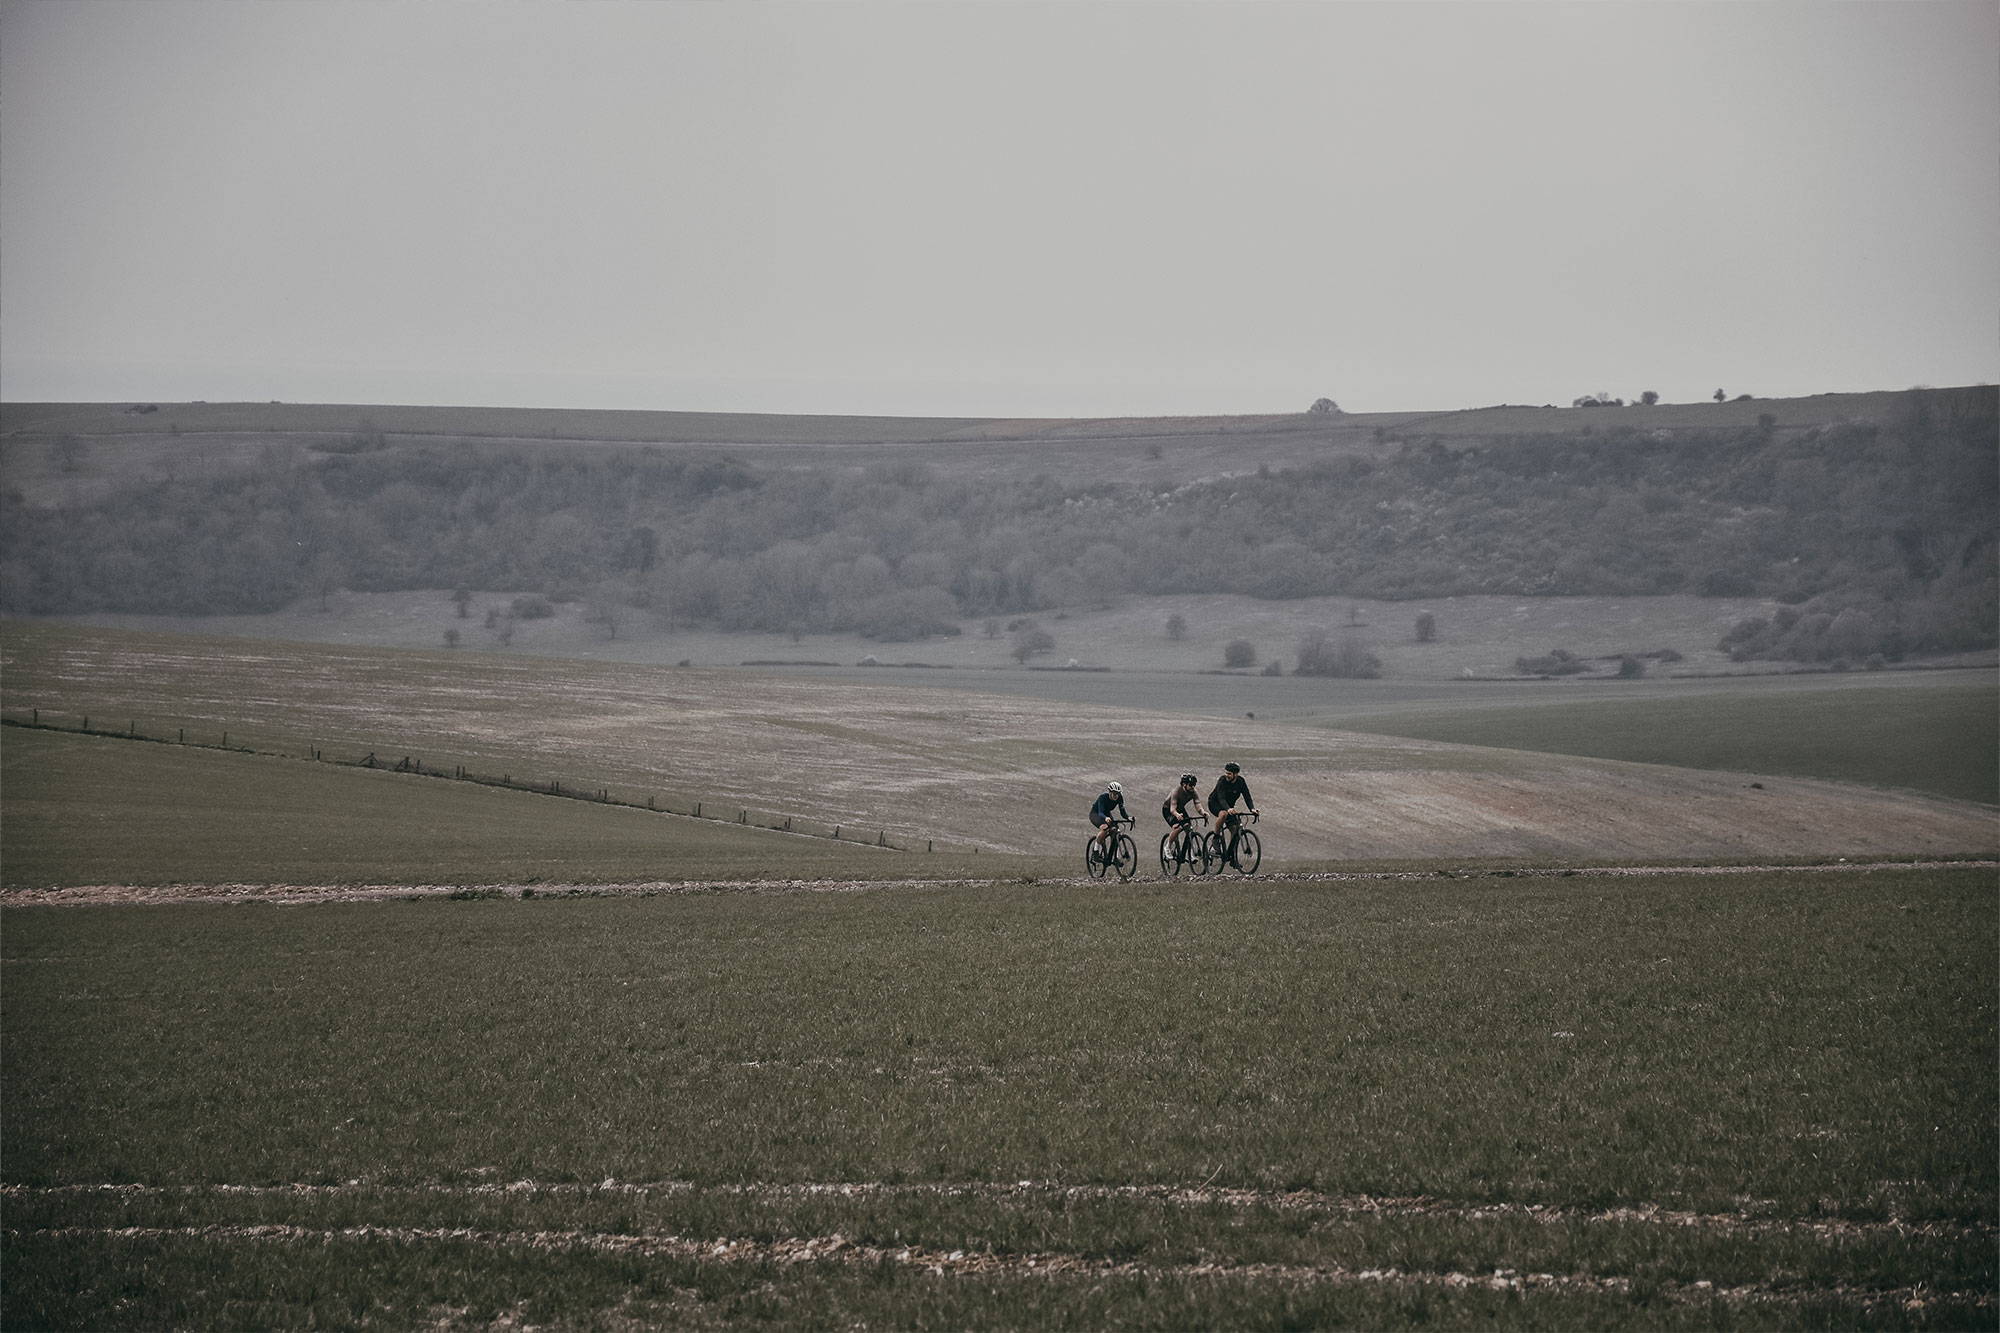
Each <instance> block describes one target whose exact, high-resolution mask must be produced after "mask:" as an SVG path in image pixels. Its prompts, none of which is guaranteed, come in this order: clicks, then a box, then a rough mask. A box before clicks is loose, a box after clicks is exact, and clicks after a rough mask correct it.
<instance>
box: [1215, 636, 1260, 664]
mask: <svg viewBox="0 0 2000 1333" xmlns="http://www.w3.org/2000/svg"><path fill="white" fill-rule="evenodd" d="M1222 665H1224V666H1226V667H1248V666H1256V665H1257V645H1256V644H1254V643H1252V642H1250V640H1248V639H1231V640H1230V641H1229V645H1228V646H1227V647H1226V648H1224V649H1223V650H1222Z"/></svg>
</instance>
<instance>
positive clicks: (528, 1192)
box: [0, 1180, 2000, 1239]
mask: <svg viewBox="0 0 2000 1333" xmlns="http://www.w3.org/2000/svg"><path fill="white" fill-rule="evenodd" d="M682 1194H685V1195H696V1194H706V1195H722V1196H736V1197H740V1198H746V1199H850V1198H851V1199H876V1198H897V1197H909V1198H964V1199H990V1200H1008V1199H1015V1200H1034V1199H1036V1198H1046V1199H1048V1200H1050V1201H1052V1202H1061V1201H1073V1200H1093V1201H1100V1200H1110V1201H1139V1202H1145V1201H1153V1202H1159V1203H1165V1204H1171V1205H1175V1206H1178V1207H1189V1208H1205V1207H1215V1206H1222V1207H1226V1208H1236V1209H1252V1208H1265V1209H1270V1210H1273V1211H1278V1212H1308V1213H1323V1214H1327V1215H1330V1216H1345V1217H1384V1218H1389V1217H1436V1218H1452V1219H1457V1220H1461V1221H1469V1222H1485V1221H1507V1220H1521V1221H1528V1222H1536V1223H1541V1224H1544V1225H1566V1224H1569V1223H1582V1224H1584V1225H1607V1224H1609V1225H1653V1226H1659V1227H1663V1228H1676V1229H1688V1230H1712V1231H1721V1232H1727V1233H1731V1234H1741V1233H1793V1232H1797V1233H1803V1234H1806V1235H1810V1236H1815V1237H1818V1238H1821V1239H1838V1238H1847V1237H1861V1236H1923V1237H1932V1238H1945V1239H1952V1238H1957V1239H1967V1238H1978V1237H1992V1236H1994V1235H1996V1234H2000V1226H1996V1224H1995V1223H1993V1222H1985V1221H1982V1222H1969V1223H1958V1222H1942V1221H1928V1222H1910V1221H1905V1220H1903V1219H1900V1218H1894V1217H1891V1218H1886V1219H1883V1220H1879V1221H1877V1220H1868V1221H1857V1220H1852V1219H1845V1218H1805V1217H1785V1216H1779V1215H1777V1214H1775V1213H1772V1212H1770V1211H1768V1210H1766V1209H1765V1208H1764V1207H1762V1206H1756V1205H1760V1204H1761V1201H1752V1203H1753V1207H1751V1208H1747V1209H1745V1210H1744V1211H1741V1212H1730V1213H1716V1212H1706V1213H1704V1212H1697V1211H1694V1210H1691V1209H1679V1208H1670V1207H1668V1206H1666V1205H1664V1204H1659V1203H1632V1204H1626V1205H1623V1206H1621V1207H1614V1208H1575V1207H1570V1206H1567V1205H1562V1204H1536V1203H1477V1202H1472V1201H1469V1200H1451V1199H1438V1198H1433V1197H1430V1196H1428V1195H1408V1196H1399V1195H1372V1194H1324V1193H1320V1192H1317V1191H1312V1190H1250V1189H1238V1188H1234V1187H1228V1186H1185V1185H1064V1184H1062V1183H1060V1182H1057V1181H1032V1180H1024V1181H1020V1182H1018V1183H1014V1184H985V1183H976V1182H957V1183H953V1182H934V1183H922V1182H910V1183H890V1182H886V1181H832V1182H824V1181H822V1182H799V1183H779V1182H751V1183H742V1182H738V1183H721V1184H712V1185H703V1184H699V1183H697V1182H695V1181H690V1180H658V1181H618V1180H605V1181H602V1182H599V1183H597V1184H590V1183H587V1182H579V1181H532V1180H515V1181H507V1182H491V1183H475V1184H452V1183H448V1182H443V1181H434V1182H425V1183H417V1184H410V1185H376V1184H368V1183H365V1182H354V1183H349V1184H337V1185H318V1184H308V1183H305V1182H297V1183H292V1184H280V1185H230V1184H211V1185H146V1184H139V1183H131V1184H109V1183H107V1184H68V1185H0V1198H17V1199H28V1198H45V1199H46V1198H61V1197H66V1196H81V1195H100V1196H112V1197H121V1198H133V1197H139V1198H148V1197H150V1198H171V1197H179V1198H201V1197H207V1198H298V1199H310V1198H355V1197H363V1198H365V1197H369V1196H384V1197H423V1196H432V1197H444V1198H465V1199H510V1198H533V1197H534V1196H536V1195H551V1196H557V1197H566V1198H575V1197H586V1198H587V1197H591V1196H602V1197H627V1198H630V1197H639V1198H643V1197H647V1196H651V1195H660V1196H672V1195H682Z"/></svg>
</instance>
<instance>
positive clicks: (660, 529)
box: [0, 389, 2000, 656]
mask: <svg viewBox="0 0 2000 1333" xmlns="http://www.w3.org/2000/svg"><path fill="white" fill-rule="evenodd" d="M1907 397H1908V402H1907V403H1906V404H1905V410H1904V411H1903V412H1902V413H1901V414H1900V415H1898V416H1897V417H1896V418H1895V419H1894V420H1891V421H1888V422H1885V423H1860V422H1858V423H1851V424H1847V425H1839V426H1829V427H1822V428H1815V429H1811V430H1805V431H1789V430H1784V431H1781V430H1779V429H1777V428H1776V425H1775V423H1774V422H1773V421H1772V420H1771V419H1770V418H1768V417H1767V418H1765V419H1764V421H1763V423H1762V424H1761V425H1760V426H1759V427H1756V428H1753V429H1748V430H1734V431H1708V432H1677V433H1674V434H1673V435H1671V436H1663V435H1654V434H1648V433H1643V432H1640V431H1636V430H1632V429H1623V428H1612V429H1593V428H1591V427H1585V428H1583V429H1582V430H1581V431H1579V432H1576V433H1570V434H1563V435H1541V436H1523V437H1505V438H1496V439H1491V440H1484V441H1461V440H1452V441H1442V440H1412V441H1407V442H1403V443H1400V444H1392V445H1389V446H1387V447H1385V450H1384V452H1382V453H1381V454H1380V455H1379V456H1376V457H1355V456H1343V457H1333V458H1329V459H1326V460H1325V461H1323V462H1320V463H1316V464H1314V465H1311V466H1306V467H1300V468H1286V469H1268V468H1267V469H1260V470H1258V471H1257V472H1256V473H1254V474H1248V475H1239V476H1231V477H1222V478H1214V479H1209V480H1204V481H1199V482H1194V483H1189V484H1176V485H1168V486H1156V485H1150V484H1140V483H1136V482H1135V483H1122V482H1119V481H1116V480H1107V479H1105V478H1104V477H1102V476H1101V475H1100V474H1099V473H1098V472H1097V471H1096V470H1094V469H1092V470H1087V471H1086V470H1083V469H1078V470H1077V471H1076V472H1075V473H1074V474H1073V475H1068V476H1064V475H1057V474H1055V473H1048V474H1042V475H1038V476H1034V477H1031V478H1027V479H1021V480H1011V481H996V480H993V479H991V478H977V479H975V478H971V477H966V476H959V475H954V474H951V473H948V472H945V471H942V470H940V469H938V468H935V467H933V466H931V465H929V464H926V463H922V462H907V463H899V464H894V465H885V466H877V467H872V468H867V469H854V468H851V467H839V466H832V465H828V466H822V467H811V468H791V467H786V468H778V467H767V466H762V465H759V464H757V463H754V462H751V461H748V460H746V459H745V458H744V457H741V456H736V455H730V454H727V453H722V452H714V453H702V452H692V451H687V450H675V449H662V448H657V447H649V446H638V447H633V448H630V449H605V448H600V447H592V448H577V447H566V446H561V445H555V444H549V445H525V444H523V445H506V446H497V445H479V444H474V443H459V444H409V445H392V446H388V447H380V448H372V449H368V450H364V451H355V452H319V453H281V452H279V451H276V450H267V451H265V453H264V454H263V455H262V456H261V457H259V458H257V459H255V460H253V461H250V462H247V463H245V464H242V465H241V466H237V467H234V468H230V469H225V470H221V471H209V472H206V473H203V474H201V475H187V476H171V475H170V476H166V477H150V478H133V479H131V480H130V481H129V482H128V483H120V482H119V481H118V479H117V478H115V477H114V478H110V479H109V484H107V485H105V486H103V487H102V488H101V489H99V490H98V491H97V492H96V493H94V494H93V495H92V496H91V497H90V498H88V499H84V500H79V501H77V502H75V503H73V504H70V505H66V506H63V507H58V508H47V507H41V506H35V505H30V504H28V503H27V502H26V501H25V500H24V499H23V498H22V497H21V496H20V495H19V494H18V493H14V492H8V493H6V494H5V495H4V496H0V509H4V518H5V522H4V524H0V528H4V535H0V609H4V610H6V611H8V612H13V613H26V614H57V613H64V612H80V611H93V610H104V611H132V612H157V613H178V614H210V613H223V612H237V613H243V612H260V611H270V610H275V609H278V608H280V607H283V606H286V605H288V604H291V603H293V602H296V601H298V600H300V599H302V598H313V597H318V598H326V597H328V596H330V595H331V594H332V593H334V592H336V591H338V590H341V589H353V590H357V591H393V590H407V589H420V588H478V589H484V590H502V589H504V590H509V591H518V590H531V591H534V592H538V593H541V594H543V595H544V596H546V597H548V598H551V599H555V600H574V599H589V600H591V601H592V602H593V604H594V605H596V606H598V607H600V608H602V609H603V610H604V612H605V613H606V615H607V616H609V617H611V619H612V621H613V622H614V623H615V621H616V620H617V619H618V618H620V617H628V618H629V617H636V616H646V617H650V618H652V619H653V620H654V621H655V622H656V623H657V624H659V625H660V626H662V627H668V628H671V627H678V626H706V627H715V628H721V629H741V630H765V631H778V632H792V633H795V634H800V635H803V634H808V633H819V632H830V631H851V632H859V633H861V634H864V635H868V636H871V637H875V638H881V639H908V638H915V637H921V636H923V635H926V634H934V633H944V632H951V631H953V630H954V628H955V626H956V624H957V622H960V621H962V620H964V619H967V618H979V617H988V616H996V615H1020V614H1024V613H1029V612H1034V611H1040V610H1046V609H1050V608H1054V607H1060V606H1072V605H1079V604H1091V603H1094V602H1097V601H1101V600H1103V599H1104V598H1106V597H1110V596H1115V595H1118V594H1122V593H1132V594H1175V593H1204V592H1212V593H1243V594H1248V595H1250V596H1254V597H1259V598H1267V599H1286V598H1298V597H1308V596H1324V595H1340V596H1350V597H1367V598H1387V599H1408V598H1436V597H1446V596H1453V595H1462V594H1471V593H1498V594H1506V595H1513V596H1540V595H1559V594H1598V595H1644V594H1657V593H1677V592H1678V593H1695V594H1701V595H1709V596H1731V597H1749V596H1761V597H1769V598H1773V599H1776V600H1778V601H1780V602H1781V603H1783V604H1784V605H1786V606H1790V607H1796V608H1798V614H1797V616H1795V617H1792V618H1790V619H1789V621H1788V623H1787V624H1786V625H1785V627H1784V628H1783V629H1782V630H1779V629H1777V628H1776V627H1775V625H1776V622H1775V621H1773V622H1771V623H1769V624H1767V625H1766V626H1765V628H1764V629H1763V630H1746V631H1744V632H1743V633H1742V634H1741V635H1740V636H1738V638H1737V639H1736V641H1735V642H1734V643H1733V644H1732V648H1733V649H1736V650H1740V651H1741V652H1743V653H1745V654H1748V655H1781V656H1782V655H1800V654H1802V653H1806V652H1808V651H1809V650H1808V648H1807V647H1806V646H1805V641H1804V639H1803V638H1801V637H1800V634H1799V633H1798V631H1799V627H1800V626H1801V625H1807V626H1812V627H1824V628H1827V629H1829V630H1830V629H1831V627H1832V626H1833V625H1834V624H1835V623H1837V622H1842V617H1843V615H1845V621H1844V622H1842V623H1844V626H1845V628H1843V629H1842V630H1841V632H1840V633H1839V634H1838V635H1836V636H1835V637H1834V640H1832V641H1830V642H1837V643H1838V644H1839V646H1840V649H1841V651H1842V652H1843V654H1850V655H1851V654H1853V653H1856V652H1860V653H1861V654H1862V655H1866V654H1867V653H1872V652H1883V653H1890V652H1895V653H1908V652H1922V651H1939V650H1946V649H1953V648H1963V647H1974V646H1984V645H1988V644H1991V643H1993V641H1994V638H1995V630H1994V622H1995V615H1994V608H1995V600H1996V589H1995V558H1996V542H1995V525H1996V514H2000V476H1996V473H2000V464H1996V455H1995V449H1994V440H1995V411H1994V403H1995V393H1994V391H1993V390H1991V389H1983V390H1948V391H1912V392H1911V394H1910V395H1908V396H1907ZM1822 617H1824V619H1821V618H1822ZM1821 646H1824V645H1821ZM1810 651H1813V652H1816V651H1818V649H1817V648H1812V649H1810Z"/></svg>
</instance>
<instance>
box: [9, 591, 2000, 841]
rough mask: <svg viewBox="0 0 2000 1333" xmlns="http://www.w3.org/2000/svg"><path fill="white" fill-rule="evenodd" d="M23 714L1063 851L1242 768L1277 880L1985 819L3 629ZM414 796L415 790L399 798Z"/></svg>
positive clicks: (795, 687) (1067, 718) (1381, 740)
mask: <svg viewBox="0 0 2000 1333" xmlns="http://www.w3.org/2000/svg"><path fill="white" fill-rule="evenodd" d="M0 667H4V673H5V680H6V706H7V709H8V711H9V714H10V715H11V716H19V715H21V714H22V713H24V712H25V711H26V710H29V709H40V710H43V711H45V712H50V713H54V712H57V711H61V712H63V713H66V714H69V715H72V716H74V715H76V714H81V713H90V714H93V715H95V716H96V717H98V718H99V719H100V720H101V719H105V718H115V719H129V720H133V721H140V720H143V721H142V722H141V726H142V729H147V730H151V731H154V732H155V733H156V734H157V733H158V732H160V731H162V730H164V729H166V728H170V727H182V726H185V727H188V728H190V729H193V730H196V731H198V732H203V733H208V732H214V733H220V732H222V731H227V732H229V733H230V735H231V736H232V737H234V738H235V739H236V742H237V743H238V744H250V745H255V746H256V747H258V748H260V749H275V750H281V751H285V752H289V753H292V754H297V755H305V754H309V753H310V752H311V751H312V750H314V749H322V750H325V751H334V752H339V753H342V754H349V755H351V757H356V758H358V757H359V756H360V755H361V754H362V753H364V752H377V753H380V754H382V755H383V756H385V757H386V756H389V755H395V756H402V755H415V756H417V757H419V758H421V759H422V760H423V761H424V762H426V763H428V764H431V765H433V766H445V767H449V766H452V765H456V764H465V765H469V766H474V767H476V768H477V769H478V770H479V771H482V772H491V771H494V770H495V769H500V770H504V771H507V772H510V773H519V774H529V775H533V776H534V777H536V778H538V779H546V778H556V779H561V780H562V781H564V782H567V783H572V784H586V783H587V784H602V785H604V786H607V787H612V788H617V789H619V790H620V791H621V792H625V793H628V794H631V795H634V796H636V798H637V799H639V800H640V801H642V802H643V801H644V799H645V798H646V797H647V796H648V795H652V794H658V795H659V796H660V798H661V799H662V800H663V801H664V802H665V803H666V804H668V805H670V806H672V807H673V808H675V809H687V808H690V807H691V804H692V802H693V801H695V800H702V801H705V802H708V803H710V804H711V805H712V806H713V805H720V806H723V807H724V808H732V809H733V808H743V809H746V810H749V811H753V812H755V813H756V815H757V816H758V817H760V818H761V817H765V816H776V817H778V818H782V817H785V816H793V817H797V818H800V819H810V820H814V821H819V822H821V823H828V824H833V823H838V824H844V825H847V826H849V827H854V826H857V825H858V826H865V827H869V828H880V829H885V830H886V831H887V832H888V833H889V835H890V836H891V837H902V838H906V839H911V840H916V839H940V840H949V841H951V842H954V843H970V844H974V845H977V846H982V847H985V848H988V849H990V850H996V851H1013V852H1026V853H1035V854H1051V853H1059V852H1061V851H1062V850H1064V849H1065V848H1066V847H1068V845H1069V844H1071V843H1078V844H1080V842H1081V837H1080V830H1081V828H1082V813H1083V810H1084V808H1085V806H1086V805H1087V803H1088V800H1089V798H1090V797H1091V795H1092V794H1093V793H1095V792H1096V791H1097V790H1100V789H1101V786H1102V784H1103V783H1104V781H1106V780H1107V779H1109V778H1112V777H1117V778H1119V779H1121V780H1122V781H1124V782H1125V783H1126V784H1127V785H1128V787H1129V788H1130V790H1131V791H1132V793H1133V800H1132V805H1133V807H1134V810H1135V813H1137V814H1138V815H1139V816H1140V817H1141V819H1142V823H1141V825H1140V830H1139V831H1140V832H1141V833H1142V834H1145V835H1146V837H1147V838H1148V840H1150V839H1151V838H1153V837H1156V836H1157V828H1156V827H1153V826H1150V825H1149V824H1148V823H1146V822H1143V821H1147V820H1151V819H1152V817H1153V816H1152V807H1153V805H1155V804H1156V803H1157V801H1158V799H1159V797H1160V796H1163V795H1164V794H1165V792H1166V790H1167V789H1168V787H1169V786H1170V785H1171V782H1172V779H1173V776H1174V775H1175V774H1176V773H1178V772H1179V771H1180V770H1181V769H1182V768H1192V769H1193V770H1195V771H1196V772H1198V773H1201V774H1203V775H1204V776H1205V777H1208V776H1212V775H1213V774H1214V773H1216V772H1217V771H1218V770H1219V769H1220V766H1221V764H1222V763H1223V762H1224V761H1226V760H1235V761H1237V762H1239V763H1241V764H1242V765H1243V766H1244V768H1245V770H1246V772H1247V773H1248V775H1249V776H1250V778H1251V781H1252V784H1253V790H1254V791H1255V792H1256V794H1257V796H1258V804H1259V806H1260V808H1262V809H1264V810H1265V811H1266V820H1267V823H1266V830H1265V831H1266V834H1267V839H1266V840H1267V844H1268V846H1269V848H1270V853H1269V854H1270V855H1271V856H1272V857H1273V858H1274V859H1275V861H1276V862H1281V863H1294V864H1296V863H1299V862H1313V861H1328V860H1354V859H1417V860H1421V859H1430V858H1516V857H1518V858H1536V859H1554V860H1591V859H1600V860H1601V859H1624V858H1650V859H1672V860H1681V859H1701V858H1720V859H1744V858H1767V857H1786V856H1800V857H1808V856H1812V857H1816V856H1836V855H1842V856H1875V855H1902V854H1926V855H1938V854H1953V853H1966V852H1982V851H1988V850H1991V849H1992V847H1993V846H1994V843H1995V829H1994V825H1993V814H1992V810H1991V808H1990V807H1984V806H1979V805H1975V804H1973V803H1971V802H1961V801H1951V800H1943V799H1936V798H1927V797H1921V796H1915V795H1909V794H1901V793H1892V792H1882V791H1874V790H1869V789H1865V788H1860V787H1850V786H1844V785H1840V784H1835V783H1826V782H1815V781H1806V780H1799V779H1777V778H1764V779H1752V778H1749V777H1746V776H1743V775H1739V774H1726V773H1702V772H1693V771H1689V770H1682V769H1672V768H1666V767H1662V766H1658V765H1646V764H1630V763H1617V762H1612V761H1605V760H1585V759H1574V758H1567V757H1563V756H1557V755H1531V754H1525V753H1520V752H1511V751H1497V750H1487V749H1477V748H1471V747H1464V746H1455V745H1446V744H1440V743H1436V742H1427V741H1419V740H1407V739H1401V738H1396V737H1387V736H1368V735H1361V734H1358V733H1353V732H1340V731H1327V730H1320V729H1315V728H1310V727H1293V726H1285V725H1279V724H1275V723H1268V722H1258V721H1254V720H1251V719H1244V720H1243V721H1241V722H1237V723H1231V724H1228V725H1227V726H1219V725H1218V724H1217V723H1216V722H1215V721H1214V720H1212V719H1206V718H1200V717H1193V716H1187V715H1171V714H1162V713H1155V712H1150V711H1146V710H1140V709H1125V708H1113V707H1105V706H1092V705H1081V704H1075V703H1066V702H1051V701H1045V700H1039V699H1032V698H1022V697H1017V698H1002V697H997V696H992V695H982V694H971V693H965V692H960V691H947V690H936V689H924V688H882V687H868V686H859V685H848V684H840V683H835V682H827V681H817V680H808V679H797V678H784V677H778V676H764V675H753V674H747V673H739V672H720V671H704V670H693V669H690V670H680V669H675V668H671V667H641V666H634V665H628V664H615V663H587V662H577V661H562V660H553V659H532V658H522V657H499V656H468V655H462V654H449V653H417V652H390V651H383V650H376V649H355V648H333V647H326V646H304V645H288V644H282V643H276V642H269V643H260V644H250V643H244V642H241V641H228V640H204V639H196V638H186V637H180V636H164V635H162V636H149V635H136V634H130V633H118V632H111V631H84V630H73V629H56V628H52V627H44V626H10V627H9V630H8V633H7V635H6V637H5V640H4V658H0ZM410 780H411V781H420V780H422V779H414V778H413V779H410Z"/></svg>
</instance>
